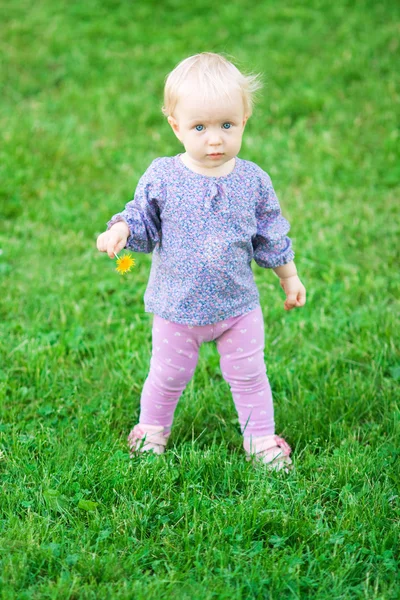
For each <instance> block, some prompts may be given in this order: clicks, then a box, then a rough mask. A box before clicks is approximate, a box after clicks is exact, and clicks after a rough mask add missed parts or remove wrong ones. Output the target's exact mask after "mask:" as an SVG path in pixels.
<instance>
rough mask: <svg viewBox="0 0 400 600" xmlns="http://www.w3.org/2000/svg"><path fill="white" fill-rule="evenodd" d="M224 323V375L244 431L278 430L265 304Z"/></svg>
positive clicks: (221, 345)
mask: <svg viewBox="0 0 400 600" xmlns="http://www.w3.org/2000/svg"><path fill="white" fill-rule="evenodd" d="M224 323H225V324H226V325H225V328H224V330H223V333H222V334H221V335H220V336H219V337H218V338H217V348H218V352H219V354H220V357H221V360H220V365H221V371H222V375H223V377H224V379H225V380H226V381H227V382H228V383H229V385H230V388H231V392H232V396H233V400H234V402H235V406H236V410H237V412H238V415H239V423H240V428H241V431H242V433H243V435H244V436H245V437H250V436H253V437H256V436H257V437H258V436H264V435H269V434H274V433H275V422H274V406H273V402H272V393H271V388H270V385H269V381H268V377H267V374H266V367H265V362H264V347H265V340H264V320H263V315H262V311H261V307H258V308H256V309H255V310H253V311H251V312H249V313H246V314H245V315H241V316H239V317H232V318H231V319H228V320H227V321H224ZM216 327H218V324H217V326H216ZM221 327H222V324H221Z"/></svg>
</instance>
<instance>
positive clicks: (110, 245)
mask: <svg viewBox="0 0 400 600" xmlns="http://www.w3.org/2000/svg"><path fill="white" fill-rule="evenodd" d="M129 233H130V232H129V227H128V225H127V224H126V223H125V221H119V222H118V223H115V224H114V225H113V226H112V227H111V228H110V229H109V230H108V231H104V233H101V234H100V235H99V237H98V238H97V250H99V251H100V252H107V254H108V256H109V257H110V258H114V257H115V255H116V254H118V252H119V251H120V250H122V248H125V246H126V240H127V239H128V237H129Z"/></svg>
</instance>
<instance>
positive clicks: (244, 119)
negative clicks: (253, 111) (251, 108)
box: [243, 115, 249, 129]
mask: <svg viewBox="0 0 400 600" xmlns="http://www.w3.org/2000/svg"><path fill="white" fill-rule="evenodd" d="M248 118H249V115H244V117H243V129H244V128H245V126H246V123H247V120H248Z"/></svg>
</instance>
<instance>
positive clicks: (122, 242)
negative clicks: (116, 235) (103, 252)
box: [115, 240, 125, 254]
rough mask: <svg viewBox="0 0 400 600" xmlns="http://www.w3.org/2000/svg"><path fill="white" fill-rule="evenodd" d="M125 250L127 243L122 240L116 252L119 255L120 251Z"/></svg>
mask: <svg viewBox="0 0 400 600" xmlns="http://www.w3.org/2000/svg"><path fill="white" fill-rule="evenodd" d="M123 248H125V242H124V240H120V241H119V242H118V244H117V245H116V247H115V252H116V253H117V254H118V252H119V251H120V250H122V249H123Z"/></svg>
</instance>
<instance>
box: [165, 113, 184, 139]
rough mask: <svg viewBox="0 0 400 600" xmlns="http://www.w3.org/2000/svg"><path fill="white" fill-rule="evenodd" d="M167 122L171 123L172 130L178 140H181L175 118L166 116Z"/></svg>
mask: <svg viewBox="0 0 400 600" xmlns="http://www.w3.org/2000/svg"><path fill="white" fill-rule="evenodd" d="M168 123H169V124H170V125H171V127H172V131H173V132H174V134H175V135H176V137H177V138H178V140H179V141H180V142H181V141H182V140H181V135H180V132H179V125H178V121H177V120H176V119H174V117H168Z"/></svg>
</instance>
